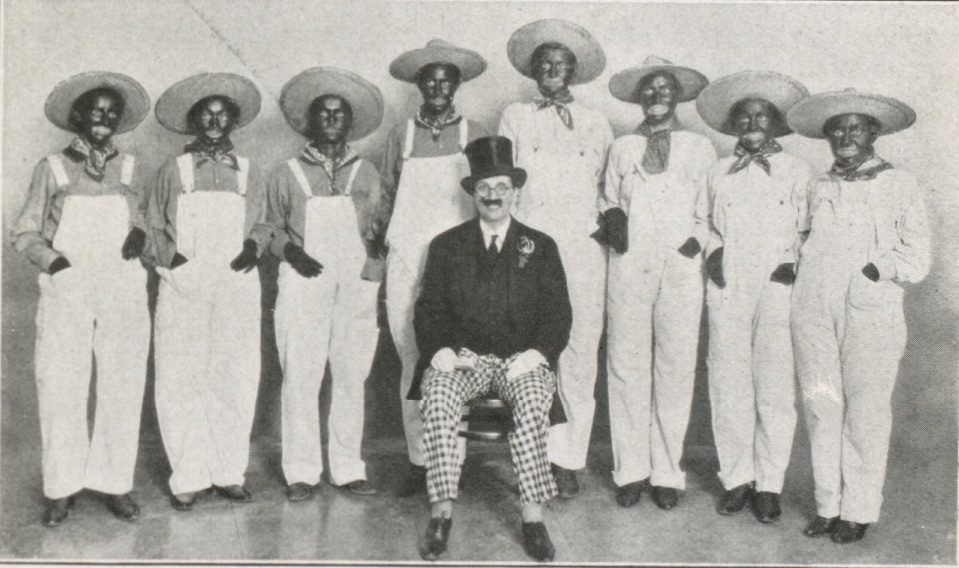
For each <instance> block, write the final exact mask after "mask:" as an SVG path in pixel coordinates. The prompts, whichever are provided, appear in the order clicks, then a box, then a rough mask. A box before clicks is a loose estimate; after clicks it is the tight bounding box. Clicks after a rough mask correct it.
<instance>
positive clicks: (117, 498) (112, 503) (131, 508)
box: [107, 493, 140, 521]
mask: <svg viewBox="0 0 959 568" xmlns="http://www.w3.org/2000/svg"><path fill="white" fill-rule="evenodd" d="M107 509H110V512H111V513H113V516H114V517H116V518H118V519H122V520H124V521H135V520H137V518H138V517H139V516H140V506H139V505H137V503H136V501H134V500H133V497H130V494H129V493H125V494H123V495H107Z"/></svg>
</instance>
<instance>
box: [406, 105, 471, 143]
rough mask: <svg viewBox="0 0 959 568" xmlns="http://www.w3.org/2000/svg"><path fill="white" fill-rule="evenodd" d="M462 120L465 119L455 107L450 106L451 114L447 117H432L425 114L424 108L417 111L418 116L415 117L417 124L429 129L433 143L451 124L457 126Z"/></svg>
mask: <svg viewBox="0 0 959 568" xmlns="http://www.w3.org/2000/svg"><path fill="white" fill-rule="evenodd" d="M462 119H463V117H462V116H460V115H459V113H457V112H456V107H455V106H450V112H449V114H446V116H430V115H428V114H425V113H424V112H423V107H420V108H418V109H416V116H414V117H413V120H415V121H416V123H417V124H420V125H422V126H424V127H426V128H429V130H430V135H431V136H432V137H433V142H436V141H437V140H439V139H440V134H442V133H443V129H444V128H446V127H447V126H450V125H451V124H457V123H458V122H459V121H460V120H462Z"/></svg>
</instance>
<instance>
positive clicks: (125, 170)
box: [120, 154, 137, 187]
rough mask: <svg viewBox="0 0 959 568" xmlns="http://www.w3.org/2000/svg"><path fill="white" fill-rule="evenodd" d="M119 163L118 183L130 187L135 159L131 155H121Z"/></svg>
mask: <svg viewBox="0 0 959 568" xmlns="http://www.w3.org/2000/svg"><path fill="white" fill-rule="evenodd" d="M121 159H122V160H123V161H122V162H120V183H122V184H123V185H125V186H127V187H130V186H131V185H133V168H134V167H135V166H136V163H137V159H136V158H134V157H133V155H132V154H123V157H122V158H121Z"/></svg>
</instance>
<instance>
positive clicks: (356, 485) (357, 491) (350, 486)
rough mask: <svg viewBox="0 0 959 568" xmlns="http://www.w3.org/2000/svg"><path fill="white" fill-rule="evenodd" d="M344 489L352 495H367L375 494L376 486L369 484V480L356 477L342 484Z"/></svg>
mask: <svg viewBox="0 0 959 568" xmlns="http://www.w3.org/2000/svg"><path fill="white" fill-rule="evenodd" d="M342 487H343V488H344V489H346V490H348V491H349V492H350V493H352V494H353V495H360V496H362V497H369V496H370V495H376V488H375V487H373V486H372V485H370V482H369V481H367V480H365V479H357V480H355V481H351V482H349V483H347V484H345V485H343V486H342Z"/></svg>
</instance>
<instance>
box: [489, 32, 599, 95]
mask: <svg viewBox="0 0 959 568" xmlns="http://www.w3.org/2000/svg"><path fill="white" fill-rule="evenodd" d="M548 42H556V43H561V44H563V45H565V46H566V47H568V48H569V49H570V50H571V51H572V52H573V54H575V55H576V73H574V74H573V78H572V80H571V81H570V84H571V85H581V84H583V83H589V82H590V81H592V80H593V79H595V78H596V77H599V76H600V75H601V74H602V73H603V69H605V68H606V54H605V53H604V52H603V48H602V46H600V45H599V42H597V41H596V39H595V38H594V37H593V35H592V34H591V33H589V32H588V31H587V30H586V29H585V28H583V27H581V26H578V25H576V24H574V23H572V22H567V21H565V20H539V21H536V22H532V23H529V24H526V25H525V26H523V27H521V28H520V29H518V30H516V31H515V32H513V35H512V36H510V38H509V42H508V43H507V44H506V55H507V56H508V57H509V61H510V63H512V64H513V67H515V68H516V70H517V71H519V72H520V73H522V74H523V75H525V76H526V77H530V78H532V77H533V73H532V68H531V67H532V62H531V58H532V56H533V52H534V51H536V48H537V47H539V46H540V45H542V44H544V43H548Z"/></svg>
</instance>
